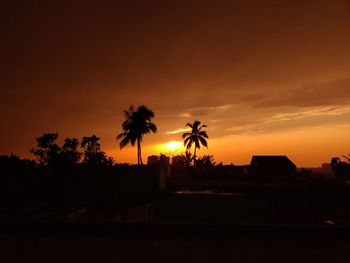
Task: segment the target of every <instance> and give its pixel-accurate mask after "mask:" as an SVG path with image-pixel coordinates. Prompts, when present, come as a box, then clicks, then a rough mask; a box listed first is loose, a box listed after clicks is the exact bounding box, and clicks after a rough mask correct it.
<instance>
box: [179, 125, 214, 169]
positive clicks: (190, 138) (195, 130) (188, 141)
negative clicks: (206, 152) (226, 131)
mask: <svg viewBox="0 0 350 263" xmlns="http://www.w3.org/2000/svg"><path fill="white" fill-rule="evenodd" d="M186 126H187V127H189V128H191V132H185V133H184V134H182V138H183V139H184V146H185V147H186V149H187V150H190V149H191V146H192V144H194V153H193V164H194V166H196V151H197V149H198V150H199V149H200V148H201V144H202V145H203V146H205V147H207V148H208V143H207V140H206V139H208V138H209V137H208V135H207V133H206V131H203V128H205V127H207V126H206V125H201V122H200V121H194V122H193V124H191V123H187V124H186Z"/></svg>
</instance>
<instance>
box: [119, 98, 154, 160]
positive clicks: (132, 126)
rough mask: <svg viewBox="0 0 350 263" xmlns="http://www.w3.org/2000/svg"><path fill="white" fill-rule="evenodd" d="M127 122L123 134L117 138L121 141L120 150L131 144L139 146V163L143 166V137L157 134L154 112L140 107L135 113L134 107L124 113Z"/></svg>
mask: <svg viewBox="0 0 350 263" xmlns="http://www.w3.org/2000/svg"><path fill="white" fill-rule="evenodd" d="M124 117H125V120H124V122H123V123H122V132H121V133H120V134H119V135H118V136H117V140H121V141H120V149H123V148H124V147H125V146H126V145H128V144H129V143H130V144H131V145H132V146H135V143H136V144H137V163H138V164H139V165H140V164H142V155H141V142H142V139H143V136H144V135H146V134H150V133H156V132H157V127H156V125H155V124H154V123H152V121H151V119H152V118H154V113H153V111H152V110H150V109H148V108H147V107H146V106H143V105H141V106H139V107H138V108H137V110H136V111H135V109H134V107H133V106H130V108H129V110H127V111H124Z"/></svg>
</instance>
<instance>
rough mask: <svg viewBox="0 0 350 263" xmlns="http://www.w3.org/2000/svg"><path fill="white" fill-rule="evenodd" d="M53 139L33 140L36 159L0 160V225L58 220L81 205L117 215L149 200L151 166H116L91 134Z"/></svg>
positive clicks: (153, 180)
mask: <svg viewBox="0 0 350 263" xmlns="http://www.w3.org/2000/svg"><path fill="white" fill-rule="evenodd" d="M57 140H58V134H57V133H46V134H43V135H42V136H41V137H39V138H37V139H36V142H37V145H36V147H34V148H32V149H31V150H30V152H31V153H33V154H34V156H35V157H36V159H37V160H36V161H34V160H26V159H21V158H20V157H18V156H16V155H4V156H0V167H1V170H2V173H1V178H0V180H1V182H0V221H1V220H5V221H6V220H10V221H13V220H24V221H28V220H34V221H35V220H38V221H50V220H54V221H57V220H61V219H59V218H57V215H60V214H61V215H63V214H67V213H69V211H75V210H77V209H79V208H81V207H85V208H88V209H89V210H90V211H97V210H98V211H110V210H114V211H118V210H120V209H123V207H127V206H129V205H130V204H133V203H144V202H148V201H149V200H150V199H151V198H153V195H154V194H155V193H156V192H157V189H158V188H159V187H158V178H157V171H155V170H154V167H147V166H139V165H129V164H118V163H116V162H115V160H114V159H113V158H111V157H108V156H107V155H106V153H105V152H103V151H102V150H101V145H100V143H99V140H100V139H99V138H98V137H97V136H95V135H92V136H89V137H83V138H82V140H81V141H79V140H78V139H76V138H66V139H64V141H63V144H62V145H59V144H58V143H57ZM38 215H41V218H40V216H39V218H37V219H35V217H38ZM47 217H48V218H47ZM62 220H64V219H63V217H62Z"/></svg>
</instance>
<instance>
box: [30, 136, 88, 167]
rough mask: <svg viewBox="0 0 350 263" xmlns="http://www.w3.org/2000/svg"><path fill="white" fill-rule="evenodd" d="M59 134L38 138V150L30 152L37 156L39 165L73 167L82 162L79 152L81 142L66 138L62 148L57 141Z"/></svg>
mask: <svg viewBox="0 0 350 263" xmlns="http://www.w3.org/2000/svg"><path fill="white" fill-rule="evenodd" d="M57 138H58V133H45V134H43V135H42V136H41V137H39V138H37V139H36V141H37V148H36V149H34V148H32V149H31V150H30V152H31V153H33V154H34V155H35V156H37V158H38V160H39V163H40V164H42V165H49V166H60V165H72V164H76V163H78V162H79V161H80V158H81V153H80V152H79V151H78V146H79V141H78V139H76V138H66V139H65V140H64V144H63V146H62V147H60V146H59V145H58V144H57V143H56V140H57Z"/></svg>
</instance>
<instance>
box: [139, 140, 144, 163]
mask: <svg viewBox="0 0 350 263" xmlns="http://www.w3.org/2000/svg"><path fill="white" fill-rule="evenodd" d="M139 148H140V163H141V165H143V163H142V154H141V143H140V142H139Z"/></svg>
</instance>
